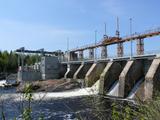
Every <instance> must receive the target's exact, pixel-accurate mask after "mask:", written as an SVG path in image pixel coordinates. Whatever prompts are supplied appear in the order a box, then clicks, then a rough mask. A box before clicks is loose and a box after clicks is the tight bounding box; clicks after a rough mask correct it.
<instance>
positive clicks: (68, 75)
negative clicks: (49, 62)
mask: <svg viewBox="0 0 160 120" xmlns="http://www.w3.org/2000/svg"><path fill="white" fill-rule="evenodd" d="M80 65H81V64H78V63H77V64H68V66H67V72H66V73H65V75H64V78H65V79H66V78H73V75H74V73H75V72H76V71H77V69H78V68H79V66H80Z"/></svg>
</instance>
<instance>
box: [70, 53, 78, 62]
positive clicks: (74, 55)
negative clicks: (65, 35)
mask: <svg viewBox="0 0 160 120" xmlns="http://www.w3.org/2000/svg"><path fill="white" fill-rule="evenodd" d="M77 59H78V56H77V54H76V53H75V52H69V61H76V60H77Z"/></svg>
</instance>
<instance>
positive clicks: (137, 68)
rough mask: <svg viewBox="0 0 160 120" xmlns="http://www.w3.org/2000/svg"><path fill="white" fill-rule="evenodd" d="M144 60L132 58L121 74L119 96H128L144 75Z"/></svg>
mask: <svg viewBox="0 0 160 120" xmlns="http://www.w3.org/2000/svg"><path fill="white" fill-rule="evenodd" d="M143 73H144V72H143V61H142V60H130V61H128V62H127V64H126V65H125V67H124V69H123V71H122V72H121V74H120V76H119V94H118V97H123V98H125V97H127V96H128V95H129V93H130V92H131V90H132V88H133V87H134V85H135V84H136V82H137V81H138V80H140V79H141V78H142V77H144V74H143Z"/></svg>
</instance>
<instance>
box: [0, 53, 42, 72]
mask: <svg viewBox="0 0 160 120" xmlns="http://www.w3.org/2000/svg"><path fill="white" fill-rule="evenodd" d="M18 58H21V56H20V55H18V54H17V53H15V52H12V51H10V52H8V51H0V73H15V72H17V70H18ZM23 58H24V65H26V64H27V65H33V64H34V63H35V62H37V61H40V56H38V55H26V54H25V55H23ZM19 63H20V64H21V60H19Z"/></svg>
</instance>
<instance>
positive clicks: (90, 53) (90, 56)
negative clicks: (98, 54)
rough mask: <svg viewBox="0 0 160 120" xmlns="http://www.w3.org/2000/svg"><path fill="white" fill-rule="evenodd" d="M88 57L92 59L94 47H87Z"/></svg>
mask: <svg viewBox="0 0 160 120" xmlns="http://www.w3.org/2000/svg"><path fill="white" fill-rule="evenodd" d="M89 59H91V60H93V59H94V48H91V49H89Z"/></svg>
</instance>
